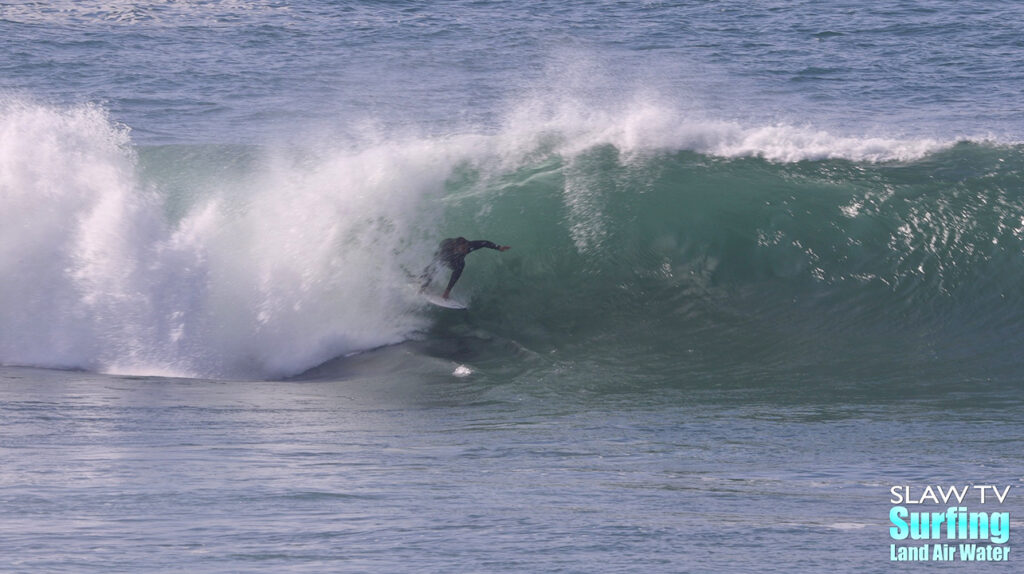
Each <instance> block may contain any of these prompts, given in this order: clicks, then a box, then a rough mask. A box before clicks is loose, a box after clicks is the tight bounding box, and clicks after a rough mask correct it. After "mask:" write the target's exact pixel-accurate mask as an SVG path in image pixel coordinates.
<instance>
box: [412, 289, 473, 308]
mask: <svg viewBox="0 0 1024 574" xmlns="http://www.w3.org/2000/svg"><path fill="white" fill-rule="evenodd" d="M421 295H422V296H423V299H425V300H426V301H427V302H428V303H430V304H432V305H437V306H438V307H444V308H445V309H466V308H467V307H466V305H465V304H464V303H460V302H458V301H456V300H454V299H444V298H442V297H441V296H440V295H433V294H431V293H422V294H421Z"/></svg>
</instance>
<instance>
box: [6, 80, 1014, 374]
mask: <svg viewBox="0 0 1024 574" xmlns="http://www.w3.org/2000/svg"><path fill="white" fill-rule="evenodd" d="M1022 170H1024V149H1022V148H1021V147H1020V146H1019V145H1016V144H1011V143H993V142H981V141H976V142H961V143H954V142H937V141H931V140H895V139H874V138H857V137H841V136H836V135H832V134H829V133H826V132H821V131H817V130H813V129H808V128H801V127H796V126H787V125H773V126H754V127H744V126H741V125H737V124H733V123H723V122H713V121H694V120H693V119H691V118H688V117H685V116H684V115H682V114H679V113H674V112H672V111H671V110H667V109H665V108H660V107H658V106H655V105H642V104H640V103H638V104H637V105H634V106H631V107H629V108H628V111H625V112H622V113H620V114H618V115H615V114H605V113H599V112H597V111H595V110H592V109H587V108H580V107H576V108H572V107H564V108H561V109H558V110H554V111H552V110H545V111H544V112H543V113H537V111H536V110H535V109H531V108H529V107H524V108H523V109H522V110H521V113H514V114H510V115H509V118H508V120H507V122H506V124H505V125H504V127H502V129H500V130H497V131H495V132H493V133H473V132H468V133H466V134H464V135H449V136H444V137H441V136H431V137H383V136H380V135H379V134H378V135H377V136H375V137H373V138H366V141H360V142H356V143H353V142H346V143H345V144H344V145H342V144H339V143H337V142H333V143H332V144H329V145H328V144H324V143H322V142H320V143H317V144H316V145H307V146H291V147H288V148H280V149H271V148H264V147H255V146H228V145H202V146H200V145H171V146H141V147H140V146H135V145H133V143H132V141H131V138H130V134H129V131H128V129H127V128H126V127H124V126H120V125H118V124H115V123H114V122H112V121H111V120H110V119H109V117H107V115H106V113H105V112H104V110H102V109H101V108H98V107H94V106H82V107H70V108H59V107H53V106H45V105H40V104H36V103H31V102H26V101H23V100H9V101H7V102H6V103H4V104H3V106H2V107H0V194H2V195H0V199H2V202H3V210H2V213H3V214H4V215H3V217H4V218H5V219H6V221H5V222H4V224H3V225H2V226H0V234H2V237H0V268H2V269H3V272H4V277H5V284H4V293H3V297H2V299H0V362H3V363H5V364H17V365H33V366H46V367H61V368H80V369H87V370H95V371H102V372H118V373H147V374H174V375H183V376H201V377H225V378H235V377H281V376H288V375H293V374H296V373H299V372H302V371H304V370H306V369H309V368H311V367H313V366H316V365H318V364H320V363H322V362H324V361H326V360H328V359H330V358H332V357H336V356H341V355H345V354H348V353H353V352H358V351H361V350H366V349H371V348H374V347H378V346H381V345H387V344H391V343H396V342H400V341H403V340H407V339H410V338H418V337H430V336H431V333H432V331H431V325H432V322H433V321H434V320H435V319H436V318H437V313H436V310H432V309H428V308H424V305H423V304H422V302H421V301H420V300H419V299H418V298H417V296H416V293H415V282H416V281H415V276H416V275H417V274H418V272H419V270H420V269H422V268H423V267H424V266H425V264H426V263H427V262H429V260H430V258H431V255H432V253H433V251H434V249H435V248H436V245H437V242H438V241H440V240H441V239H442V238H444V237H447V236H454V235H465V236H467V237H470V238H472V239H478V238H485V239H491V240H493V241H496V242H499V243H505V244H509V245H512V246H513V251H510V252H508V253H504V254H500V255H499V254H496V253H493V252H489V251H483V252H478V253H475V254H473V255H472V256H470V258H469V259H468V261H467V270H466V273H465V274H464V277H463V279H462V281H461V282H460V283H459V285H458V287H457V291H458V292H459V293H460V294H461V295H462V296H464V297H466V298H470V299H472V309H471V311H470V312H469V313H468V314H467V316H466V317H467V318H466V320H467V321H470V322H471V323H472V324H473V325H474V326H475V327H476V328H478V329H482V330H484V331H486V332H488V333H490V334H492V335H497V336H499V337H501V338H503V339H507V340H511V341H514V342H516V343H517V344H518V345H519V346H521V347H525V348H527V349H529V350H532V351H535V352H538V353H546V354H553V355H555V356H557V357H559V358H560V359H565V360H566V361H569V362H573V363H578V362H586V363H591V364H594V365H596V366H599V367H601V368H608V369H620V370H621V374H622V376H623V377H624V378H627V377H628V378H631V379H632V380H636V379H637V378H641V379H642V378H652V379H657V380H671V379H676V378H680V377H684V378H691V379H692V378H694V377H697V378H700V377H702V376H706V375H708V374H709V373H718V374H722V373H725V374H728V375H730V376H733V375H735V376H743V375H745V374H751V373H760V374H765V373H769V374H774V375H777V376H778V377H781V378H785V377H788V376H795V374H797V373H801V374H804V375H807V374H810V375H811V376H813V374H814V373H823V372H826V371H827V372H833V373H835V372H857V373H860V375H859V376H867V377H868V378H871V377H876V376H877V378H885V377H890V378H891V377H892V376H893V375H894V374H895V375H898V374H899V373H911V372H916V373H917V374H918V375H920V371H921V369H922V368H928V369H931V370H933V371H934V372H936V373H941V372H942V371H943V369H944V368H946V367H948V366H949V365H951V364H954V363H955V364H956V365H957V367H958V369H959V370H958V372H959V373H960V374H961V376H968V375H969V376H972V377H975V376H976V377H978V378H985V377H991V376H999V375H1000V374H1003V373H1011V372H1012V371H1013V370H1014V369H1015V368H1016V367H1018V366H1019V360H1018V359H1017V358H1016V343H1017V342H1018V341H1019V333H1018V331H1019V325H1020V324H1021V319H1022V317H1024V308H1022V304H1021V302H1020V298H1019V296H1018V293H1019V290H1020V287H1019V286H1020V285H1021V284H1022V280H1024V245H1022V239H1024V203H1022V201H1021V200H1022V197H1021V195H1022V193H1024V186H1022V179H1021V174H1022ZM638 365H641V367H638ZM839 367H844V368H839ZM867 371H870V372H867ZM964 373H967V374H968V375H965V374H964Z"/></svg>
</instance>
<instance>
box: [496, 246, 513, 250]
mask: <svg viewBox="0 0 1024 574" xmlns="http://www.w3.org/2000/svg"><path fill="white" fill-rule="evenodd" d="M509 249H512V247H510V246H508V245H502V246H500V247H498V251H508V250H509Z"/></svg>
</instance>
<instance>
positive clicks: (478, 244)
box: [467, 239, 510, 253]
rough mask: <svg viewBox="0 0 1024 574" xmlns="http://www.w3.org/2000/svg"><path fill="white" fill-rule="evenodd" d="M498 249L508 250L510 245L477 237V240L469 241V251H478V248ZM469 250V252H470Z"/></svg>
mask: <svg viewBox="0 0 1024 574" xmlns="http://www.w3.org/2000/svg"><path fill="white" fill-rule="evenodd" d="M484 247H486V248H487V249H497V250H498V251H508V250H509V249H510V247H509V246H508V245H498V244H496V243H494V242H491V241H487V240H486V239H477V240H476V241H470V242H469V251H468V252H471V251H476V250H477V249H483V248H484ZM468 252H467V253H468Z"/></svg>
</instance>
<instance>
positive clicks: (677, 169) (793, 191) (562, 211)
mask: <svg viewBox="0 0 1024 574" xmlns="http://www.w3.org/2000/svg"><path fill="white" fill-rule="evenodd" d="M1022 168H1024V150H1022V148H1021V147H1019V146H1006V145H991V144H978V143H961V144H958V145H955V146H953V147H951V148H948V149H944V150H941V151H938V152H935V153H931V154H928V155H925V156H923V157H921V158H919V159H915V160H909V161H891V162H880V163H876V162H862V161H851V160H844V159H820V160H804V161H796V162H772V161H767V160H765V159H762V158H758V157H734V158H722V157H715V156H711V155H706V154H701V153H696V152H692V151H663V152H657V153H649V154H646V155H642V156H640V157H637V156H629V155H626V154H623V153H621V152H620V151H619V149H618V148H616V147H615V146H612V145H600V146H595V147H593V148H590V149H587V150H586V151H584V152H582V153H580V154H579V155H576V156H572V157H570V158H565V157H562V156H551V157H547V158H546V159H545V160H544V161H538V162H536V163H533V164H531V165H529V166H527V167H525V168H522V169H520V170H518V171H515V172H514V173H506V174H503V175H502V176H500V177H491V178H486V177H482V176H480V174H474V173H473V172H472V170H467V172H466V173H462V174H461V180H459V178H456V180H457V181H456V183H454V184H453V185H452V188H451V190H450V191H451V197H453V198H456V199H454V200H453V205H452V206H451V207H450V209H449V211H448V221H447V222H446V227H448V228H457V229H472V230H473V234H477V235H481V236H486V237H489V238H492V239H494V240H495V241H500V242H507V243H511V244H513V245H514V246H515V250H514V251H512V252H509V253H508V254H505V255H502V256H500V257H493V258H492V257H483V256H480V255H474V256H473V259H474V260H473V261H472V262H471V266H470V267H469V269H471V270H472V272H471V273H467V278H466V279H464V280H463V281H464V282H465V284H462V285H460V288H462V289H469V290H472V291H473V293H474V304H473V310H472V317H473V321H475V322H478V323H479V324H480V325H483V326H485V327H486V328H487V329H488V330H490V331H492V332H495V333H499V334H501V335H502V336H505V337H508V338H510V339H513V340H515V341H517V342H519V343H521V344H523V345H525V346H526V347H528V348H531V349H534V350H536V351H539V352H546V353H552V354H555V355H558V356H561V357H569V359H567V360H569V361H570V362H576V361H584V362H588V361H593V362H594V363H596V364H597V366H599V367H601V368H616V367H617V366H618V365H621V367H622V369H623V370H624V372H623V373H622V376H623V379H624V380H629V379H632V380H636V379H637V378H644V377H648V378H653V379H658V380H670V379H675V380H679V379H687V378H690V379H693V378H700V377H703V376H707V374H708V373H717V374H719V375H721V374H728V375H729V376H731V377H738V378H744V377H746V378H749V377H764V376H766V375H773V376H777V377H779V378H783V379H785V378H793V377H812V378H813V377H831V376H837V374H840V373H845V374H847V375H854V374H856V376H858V377H860V378H863V377H865V376H866V377H868V378H872V377H874V378H876V379H879V380H882V379H884V380H891V379H892V378H893V377H896V378H900V377H903V376H909V375H911V374H916V375H917V376H920V374H921V372H922V369H925V370H927V371H928V372H933V373H934V376H935V378H941V377H943V376H945V375H946V374H947V373H949V372H956V373H958V375H957V376H959V377H961V378H963V377H968V378H978V379H987V378H992V377H1001V376H1012V372H1013V370H1014V368H1015V367H1016V366H1018V365H1019V360H1018V359H1017V358H1016V357H1017V350H1016V349H1017V347H1018V346H1019V345H1018V343H1019V340H1020V338H1019V329H1020V325H1021V319H1022V318H1024V305H1022V303H1021V299H1020V296H1019V294H1020V285H1021V284H1022V281H1024V244H1022V239H1024V203H1022V201H1021V200H1022V199H1024V198H1022V194H1024V186H1022V179H1021V174H1022V173H1024V172H1022ZM513 254H514V255H513ZM638 360H639V361H640V362H641V363H644V364H646V365H647V368H646V369H644V370H643V372H642V373H641V372H637V369H636V368H635V365H636V364H637V361H638ZM951 368H955V369H954V370H953V371H951V370H950V369H951ZM838 376H840V377H841V376H843V375H838Z"/></svg>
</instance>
